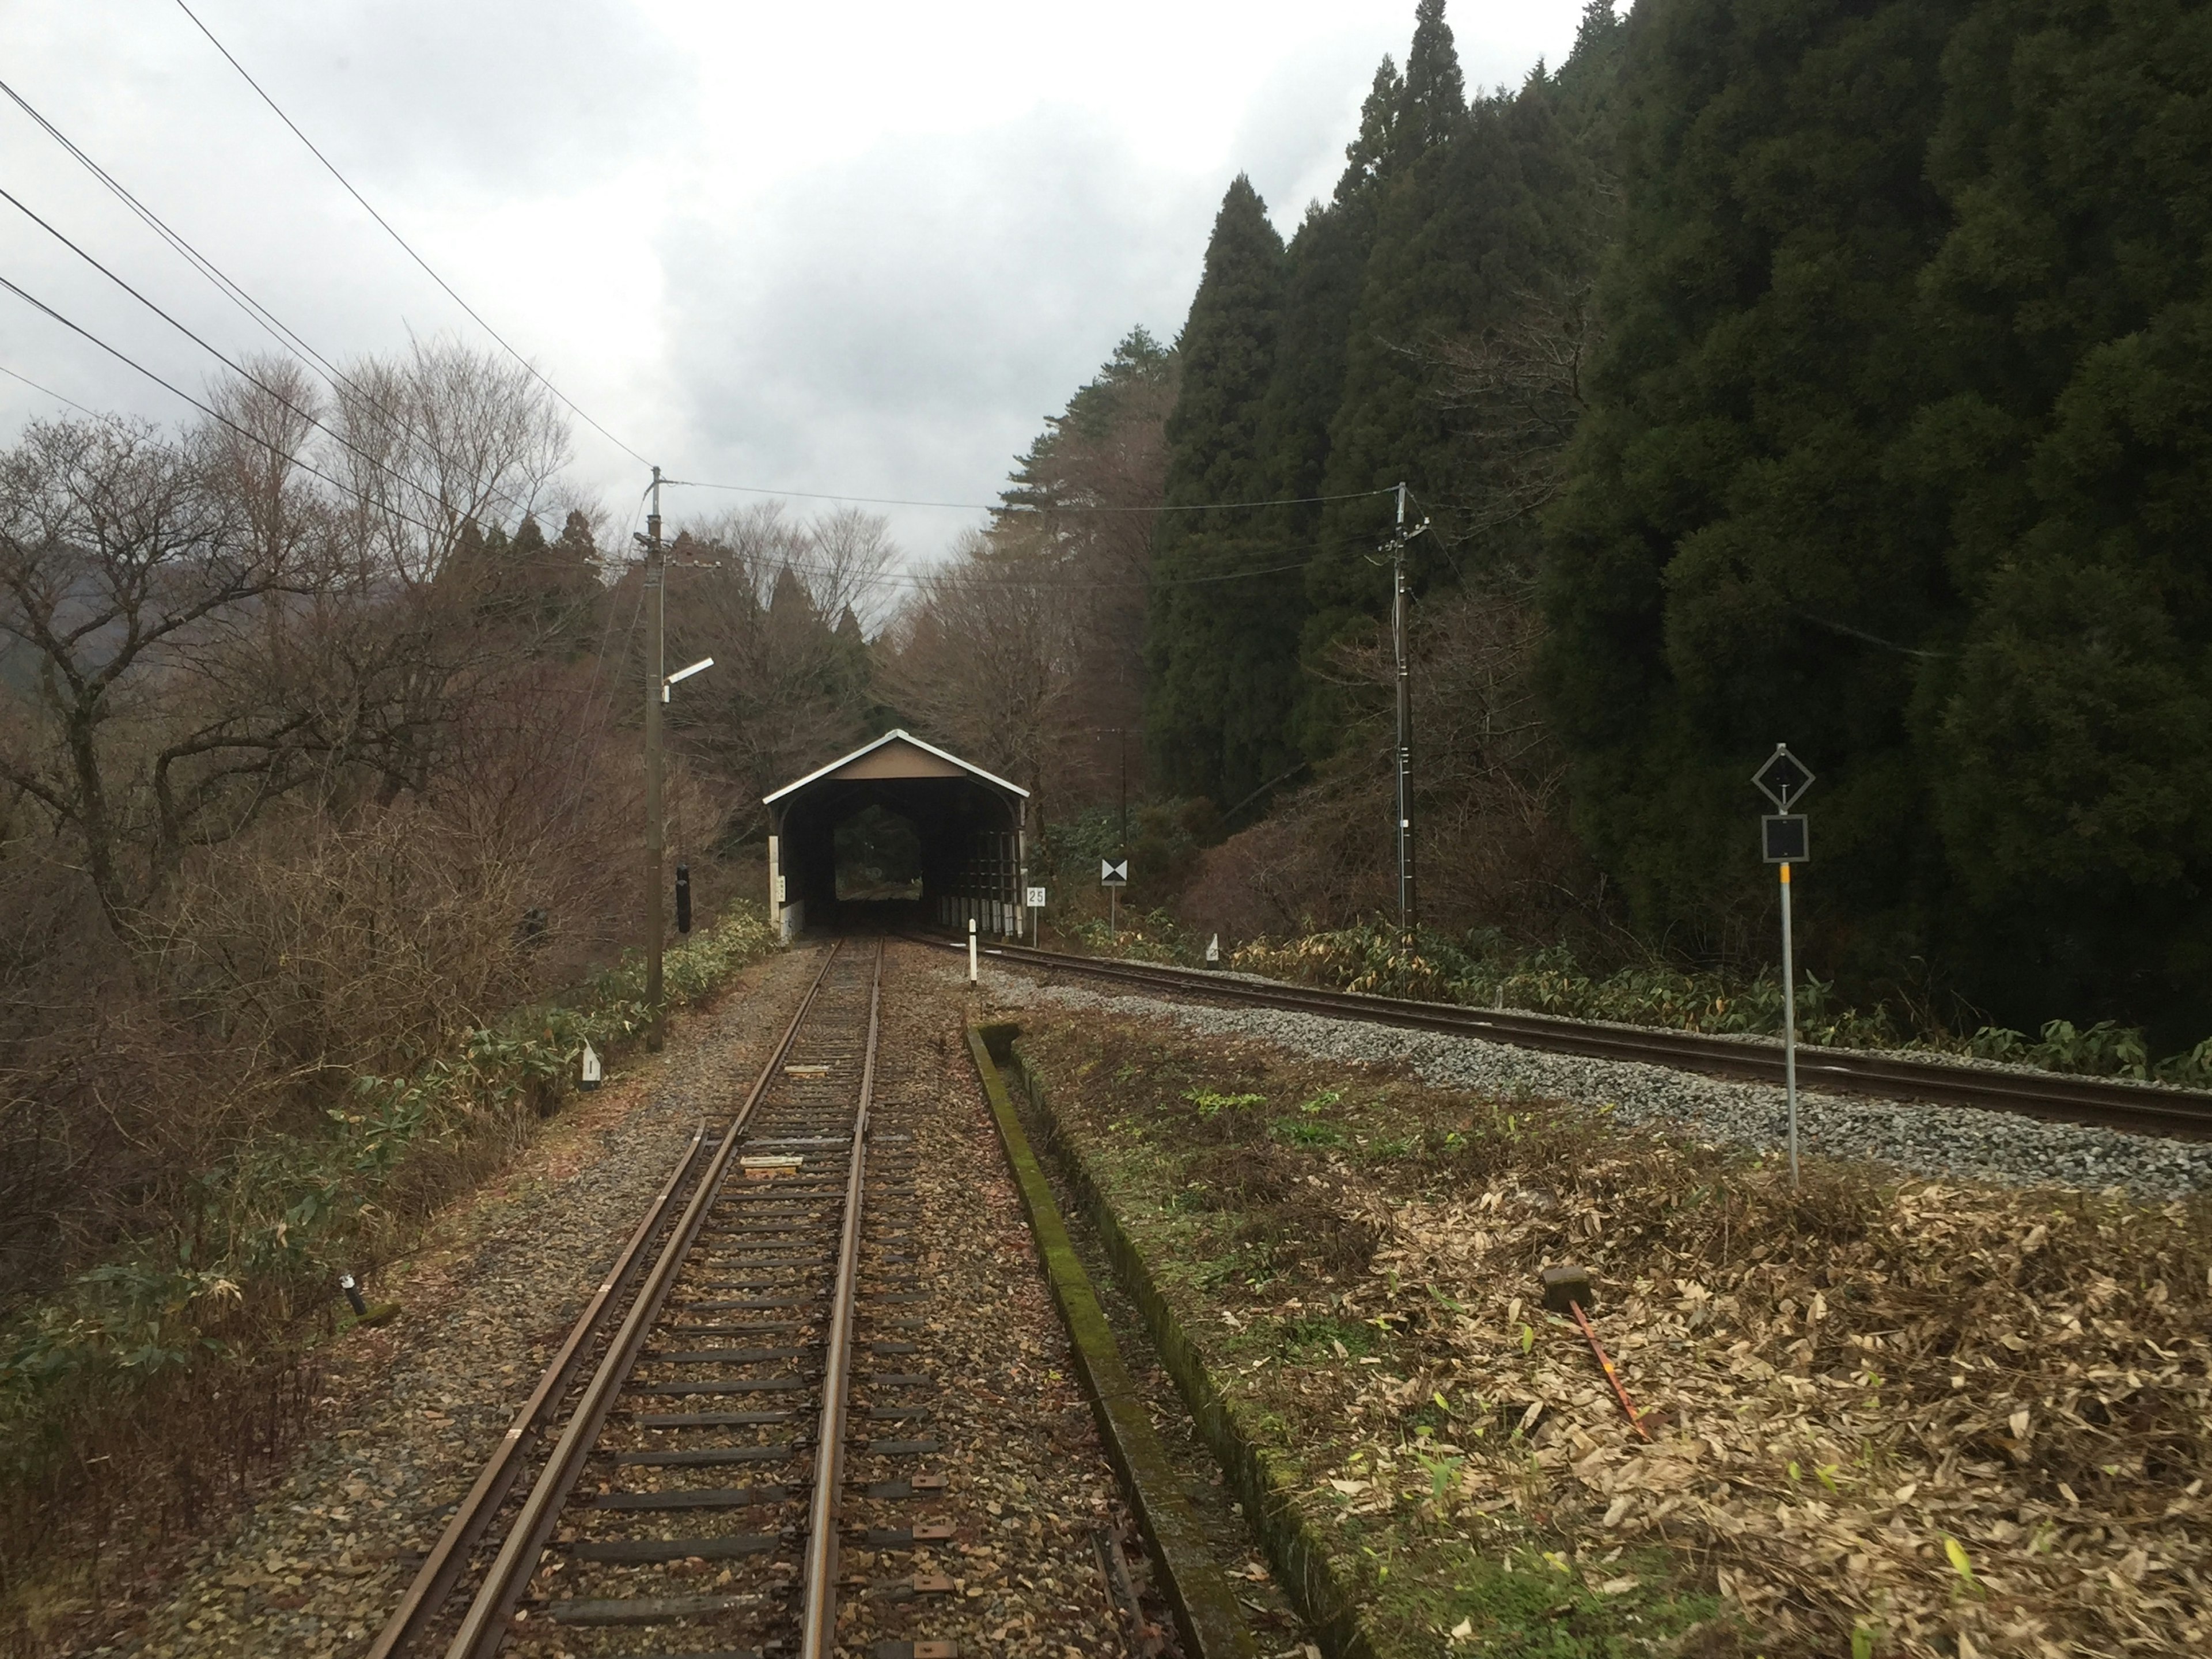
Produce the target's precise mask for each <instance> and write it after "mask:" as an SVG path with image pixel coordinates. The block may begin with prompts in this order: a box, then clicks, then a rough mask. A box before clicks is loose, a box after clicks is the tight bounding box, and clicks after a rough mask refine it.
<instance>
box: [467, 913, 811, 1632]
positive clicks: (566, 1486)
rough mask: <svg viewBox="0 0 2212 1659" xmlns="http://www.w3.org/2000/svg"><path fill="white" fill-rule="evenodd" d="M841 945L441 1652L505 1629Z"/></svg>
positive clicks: (720, 1147)
mask: <svg viewBox="0 0 2212 1659" xmlns="http://www.w3.org/2000/svg"><path fill="white" fill-rule="evenodd" d="M842 948H843V946H842V942H840V943H839V944H837V945H832V946H831V947H830V949H829V953H828V955H827V956H825V957H823V963H822V969H821V971H820V972H819V973H817V975H815V976H814V982H813V983H812V984H811V985H810V986H809V987H807V990H806V994H805V997H804V998H802V999H801V1000H800V1002H799V1010H798V1012H796V1013H794V1014H793V1016H792V1017H791V1023H790V1024H789V1025H787V1027H785V1029H784V1033H783V1036H782V1039H781V1041H780V1042H778V1043H777V1045H776V1048H775V1052H774V1053H773V1054H770V1055H769V1060H768V1063H767V1064H766V1065H765V1066H763V1067H762V1068H761V1073H760V1076H759V1078H758V1079H757V1080H756V1081H755V1082H754V1084H753V1086H752V1089H751V1091H750V1092H749V1093H748V1094H747V1095H746V1097H745V1100H744V1105H743V1106H741V1107H740V1108H739V1109H738V1115H736V1117H734V1118H733V1119H732V1120H731V1122H730V1126H729V1127H728V1128H727V1129H726V1131H724V1133H723V1135H722V1138H721V1139H720V1142H719V1143H717V1145H716V1146H715V1149H714V1157H713V1158H712V1159H711V1160H710V1161H709V1162H708V1165H707V1168H706V1170H705V1171H704V1172H703V1173H702V1175H701V1176H700V1178H699V1181H698V1183H697V1184H696V1186H695V1187H694V1188H692V1193H691V1197H690V1201H689V1202H688V1203H687V1204H686V1205H685V1206H684V1212H683V1214H682V1215H681V1216H679V1217H678V1219H677V1221H676V1224H675V1225H674V1227H673V1228H672V1229H671V1231H670V1232H669V1235H668V1237H667V1240H666V1242H665V1243H664V1244H663V1246H662V1248H661V1250H660V1254H659V1256H658V1257H656V1258H655V1260H654V1261H653V1267H652V1269H651V1271H650V1272H649V1273H647V1276H646V1278H645V1280H644V1282H643V1283H642V1284H641V1285H640V1286H639V1289H638V1293H637V1295H636V1297H635V1299H633V1301H632V1302H631V1304H630V1306H629V1313H628V1315H627V1316H625V1317H624V1319H623V1322H622V1326H621V1328H619V1329H618V1330H617V1332H616V1334H615V1336H614V1339H613V1340H612V1341H611V1342H610V1343H609V1344H608V1346H607V1350H606V1352H605V1355H604V1356H603V1357H602V1358H601V1359H600V1362H599V1366H598V1367H597V1369H596V1370H593V1372H592V1378H591V1381H590V1382H589V1383H586V1386H585V1389H584V1393H583V1395H582V1397H581V1398H580V1400H579V1401H577V1403H576V1408H575V1410H574V1412H572V1413H570V1414H569V1418H568V1424H567V1425H566V1426H565V1427H564V1428H563V1429H562V1432H561V1437H560V1438H559V1439H558V1440H557V1441H556V1443H555V1444H554V1447H553V1450H552V1452H551V1454H550V1455H549V1456H548V1458H547V1459H546V1462H545V1467H544V1469H542V1470H541V1471H540V1472H539V1474H538V1480H537V1482H536V1484H535V1485H533V1486H532V1488H531V1491H530V1494H529V1496H528V1497H527V1498H525V1499H524V1500H523V1505H522V1510H521V1513H520V1515H519V1516H517V1517H516V1519H515V1522H514V1525H513V1527H512V1528H510V1529H509V1530H508V1532H507V1539H506V1541H505V1542H504V1543H503V1544H502V1545H501V1547H500V1552H499V1554H498V1556H497V1557H496V1559H495V1560H494V1561H493V1563H492V1566H491V1570H490V1571H489V1573H488V1574H487V1575H486V1576H485V1579H484V1582H483V1584H482V1586H480V1587H479V1588H478V1589H477V1594H476V1596H475V1598H474V1599H473V1600H472V1601H471V1602H470V1604H469V1607H468V1610H467V1612H466V1613H464V1614H463V1615H462V1618H461V1624H460V1627H459V1630H458V1631H457V1632H455V1634H454V1636H453V1641H452V1642H451V1644H448V1646H447V1650H446V1655H447V1659H491V1656H492V1655H494V1654H495V1653H496V1652H497V1651H498V1650H499V1645H500V1643H501V1641H502V1640H503V1639H504V1638H505V1637H506V1634H507V1621H508V1620H509V1619H510V1618H512V1617H513V1613H514V1609H515V1608H516V1607H517V1606H518V1605H520V1601H521V1600H522V1596H523V1595H524V1593H525V1591H526V1590H527V1589H528V1588H529V1585H530V1581H531V1578H532V1576H533V1575H534V1574H535V1573H536V1572H537V1571H538V1561H539V1559H541V1558H542V1557H543V1556H544V1553H545V1546H546V1544H547V1542H548V1541H550V1539H551V1537H552V1534H553V1528H554V1527H555V1526H556V1523H557V1522H559V1520H560V1517H561V1510H562V1504H564V1503H565V1502H566V1501H567V1499H568V1494H569V1492H571V1491H573V1490H574V1486H575V1484H576V1481H577V1480H578V1479H579V1477H580V1475H581V1474H582V1473H583V1470H584V1467H585V1461H586V1458H587V1456H588V1455H589V1454H590V1452H591V1449H592V1445H593V1444H594V1443H596V1442H597V1441H598V1439H599V1434H600V1431H602V1430H603V1429H604V1428H605V1425H606V1419H607V1415H608V1413H610V1412H611V1410H612V1409H613V1407H614V1403H615V1399H616V1396H617V1395H618V1394H620V1393H621V1391H622V1385H623V1382H624V1381H625V1380H626V1379H627V1378H628V1376H629V1373H630V1370H631V1369H632V1368H633V1367H634V1366H635V1364H636V1362H637V1355H638V1350H639V1349H640V1347H641V1346H642V1345H643V1343H644V1340H645V1337H646V1334H647V1332H648V1331H649V1330H650V1329H651V1328H652V1327H653V1322H654V1320H655V1319H657V1318H658V1317H659V1312H660V1305H661V1304H662V1302H663V1301H665V1299H666V1297H667V1295H668V1292H669V1290H670V1289H671V1287H672V1286H673V1285H674V1284H675V1281H676V1274H677V1271H678V1268H680V1267H682V1266H683V1264H684V1259H685V1258H686V1257H687V1256H688V1255H690V1252H691V1247H692V1245H693V1243H695V1242H696V1240H697V1238H698V1235H699V1230H700V1227H701V1225H702V1223H703V1222H704V1221H705V1219H706V1216H707V1212H708V1209H709V1208H710V1207H711V1206H712V1205H713V1203H714V1196H715V1194H716V1192H717V1190H718V1189H719V1188H720V1186H721V1183H722V1178H723V1176H725V1175H726V1173H727V1172H728V1170H729V1166H730V1161H731V1159H732V1157H733V1156H734V1155H735V1153H736V1152H737V1147H738V1141H739V1140H740V1139H741V1138H742V1137H743V1134H744V1127H745V1123H746V1121H747V1120H748V1119H749V1118H750V1117H751V1115H752V1114H753V1109H754V1108H755V1107H757V1105H758V1104H759V1103H760V1099H761V1097H762V1096H763V1094H764V1093H766V1092H767V1090H768V1087H769V1083H770V1082H771V1081H772V1080H773V1079H775V1075H776V1073H777V1071H778V1069H779V1068H780V1067H781V1065H782V1064H783V1061H784V1058H785V1056H787V1054H789V1053H790V1052H791V1047H792V1044H793V1042H794V1041H795V1040H796V1038H797V1037H798V1035H799V1026H800V1025H801V1024H802V1023H804V1021H805V1018H806V1014H807V1011H808V1010H809V1009H811V1007H812V1006H814V1000H815V997H816V995H817V994H818V993H819V992H820V990H821V988H822V983H823V980H824V979H825V978H827V977H828V975H829V967H830V964H831V963H833V962H835V961H836V957H837V954H838V952H839V951H841V950H842Z"/></svg>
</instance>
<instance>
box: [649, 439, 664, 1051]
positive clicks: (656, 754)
mask: <svg viewBox="0 0 2212 1659" xmlns="http://www.w3.org/2000/svg"><path fill="white" fill-rule="evenodd" d="M645 534H646V540H645V592H646V599H647V605H646V609H647V611H651V612H652V613H653V617H652V621H651V622H650V623H648V624H647V645H646V659H645V1006H647V1008H648V1009H650V1010H651V1011H652V1024H649V1025H648V1026H647V1028H646V1034H645V1046H646V1047H647V1048H649V1049H652V1050H653V1051H654V1052H656V1053H657V1052H659V1048H660V1045H661V1042H662V1040H663V1036H664V1029H663V1027H664V1023H663V1019H662V1012H661V1006H660V990H661V986H660V934H661V928H662V925H663V924H662V916H661V898H662V895H661V891H660V855H661V851H662V841H663V836H664V833H665V832H664V827H663V823H662V812H661V799H660V698H661V681H662V678H664V677H665V675H666V674H667V672H668V665H667V663H666V662H665V660H664V658H665V653H666V644H667V640H666V634H667V629H666V622H667V611H666V608H665V605H663V603H662V599H663V596H664V594H665V592H666V580H667V575H666V565H665V562H664V560H663V558H662V555H661V547H660V469H659V467H657V466H656V467H654V468H653V511H652V512H651V513H647V515H646V520H645Z"/></svg>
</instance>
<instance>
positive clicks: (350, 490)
mask: <svg viewBox="0 0 2212 1659" xmlns="http://www.w3.org/2000/svg"><path fill="white" fill-rule="evenodd" d="M0 288H4V289H7V290H8V291H9V293H10V294H12V295H15V297H16V298H17V299H19V300H21V301H23V303H24V304H26V305H27V306H30V307H33V309H34V310H38V311H42V312H44V313H46V315H47V316H49V317H51V318H52V319H54V320H55V321H56V322H58V323H59V324H60V325H62V326H63V327H64V328H65V329H67V330H69V331H70V333H72V334H76V335H78V336H80V337H82V338H84V339H87V340H89V341H91V342H92V343H93V344H94V345H96V346H98V347H99V348H100V349H101V350H102V351H104V352H106V354H107V355H108V356H111V357H112V358H114V359H115V360H116V362H119V363H121V364H123V365H124V366H125V368H133V369H136V370H137V372H138V373H139V374H143V375H144V376H145V377H146V378H147V379H148V380H151V381H152V382H153V383H154V384H155V386H160V387H161V389H162V390H163V391H164V392H169V393H171V394H173V395H174V396H176V397H179V398H183V399H184V400H185V402H186V403H188V404H191V406H192V407H193V408H194V409H197V410H199V411H200V413H201V414H203V415H204V416H207V417H208V418H209V419H210V420H211V421H216V422H220V423H221V424H222V425H223V426H225V427H228V428H229V429H230V430H231V431H233V432H234V433H236V434H237V435H239V436H240V437H241V438H243V439H245V440H246V441H247V442H248V443H252V444H258V445H259V446H260V447H262V448H264V449H265V450H267V451H268V452H269V453H270V454H271V455H274V456H276V457H277V458H278V459H281V460H283V461H285V462H288V463H289V464H290V465H293V466H296V467H298V468H299V469H300V471H302V472H305V473H307V474H309V475H310V476H312V477H318V478H320V479H321V480H322V481H323V482H324V483H326V484H328V485H330V486H331V489H337V490H341V491H343V493H344V494H346V495H350V496H352V497H353V498H354V499H355V500H356V501H359V502H361V503H362V505H363V506H364V507H376V508H379V509H380V510H381V511H383V512H386V513H391V514H392V517H393V518H395V519H398V520H402V521H403V522H404V523H407V524H411V525H413V526H415V527H416V529H417V530H420V531H422V532H423V533H424V534H425V535H428V536H442V535H445V534H447V532H446V531H441V530H440V529H439V528H438V527H437V526H435V525H428V524H425V523H423V522H422V520H420V519H418V518H416V517H415V515H414V514H412V513H403V512H401V511H400V510H399V509H398V507H392V506H391V505H390V504H389V503H387V502H383V501H374V500H372V499H371V498H370V497H368V496H367V495H363V494H362V492H361V491H360V490H358V489H355V488H354V487H353V485H351V484H349V483H343V482H341V481H340V480H338V479H337V478H333V477H331V475H330V474H329V473H327V472H325V471H323V470H322V469H321V468H320V467H318V466H316V465H313V464H312V463H310V462H307V461H303V460H301V459H300V458H299V457H298V456H296V455H290V454H287V453H285V452H284V451H283V450H281V449H279V448H277V447H276V445H274V444H272V443H270V441H268V440H267V439H266V438H264V437H262V436H260V435H258V434H256V433H252V432H248V431H247V430H246V428H244V427H242V426H240V425H239V423H238V422H235V421H234V420H232V419H231V418H230V417H229V416H227V415H225V414H223V413H222V411H221V410H216V409H214V408H211V407H210V405H208V404H204V403H202V402H201V401H200V400H199V399H198V398H195V397H193V396H192V394H191V392H186V391H185V389H184V388H183V387H181V386H177V385H176V384H174V383H173V381H169V380H163V379H162V378H161V376H160V375H159V374H155V372H154V371H153V370H152V369H150V368H147V367H146V365H145V364H143V363H142V362H139V361H138V360H137V358H135V357H132V356H130V355H129V354H127V353H125V352H124V351H122V350H120V349H118V348H116V347H114V346H112V345H110V344H108V343H107V342H106V341H105V340H103V339H101V338H100V336H98V335H97V334H94V332H93V331H91V330H90V329H88V328H86V327H85V326H83V325H82V324H80V323H74V322H71V321H70V319H68V318H66V317H64V316H63V315H62V313H60V312H58V311H56V310H55V309H54V308H53V307H52V306H50V305H48V304H47V303H46V301H44V300H41V299H40V298H39V297H38V295H35V294H33V293H30V292H29V291H27V289H23V288H21V287H19V286H18V285H17V284H16V283H13V282H10V281H9V279H8V278H7V277H5V276H0ZM15 378H16V379H17V380H21V379H22V376H21V375H16V376H15ZM24 384H25V385H30V384H31V382H29V381H27V380H26V381H24ZM41 390H43V388H41ZM63 401H64V403H66V402H68V401H69V400H68V399H67V398H64V399H63ZM72 406H73V407H81V405H72ZM87 412H88V413H89V412H90V411H89V410H88V411H87Z"/></svg>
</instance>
